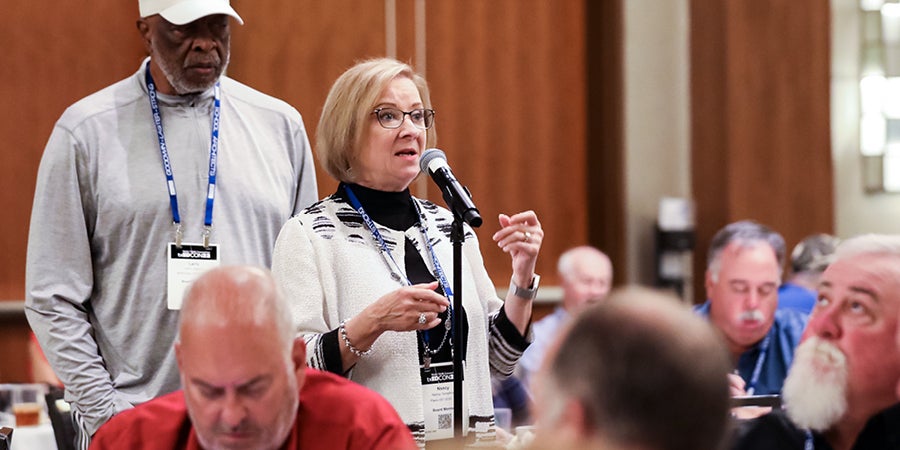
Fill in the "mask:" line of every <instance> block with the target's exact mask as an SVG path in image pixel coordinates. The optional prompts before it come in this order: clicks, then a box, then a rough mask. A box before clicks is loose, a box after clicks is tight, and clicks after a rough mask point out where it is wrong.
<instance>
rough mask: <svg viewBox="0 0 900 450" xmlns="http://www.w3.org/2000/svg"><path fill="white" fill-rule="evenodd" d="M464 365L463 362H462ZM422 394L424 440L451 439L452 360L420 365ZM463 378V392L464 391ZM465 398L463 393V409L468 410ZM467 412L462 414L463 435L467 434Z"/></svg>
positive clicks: (464, 383) (452, 414) (452, 413)
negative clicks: (426, 365)
mask: <svg viewBox="0 0 900 450" xmlns="http://www.w3.org/2000/svg"><path fill="white" fill-rule="evenodd" d="M463 367H465V362H463ZM420 372H421V376H422V394H423V396H422V397H423V400H424V406H425V440H426V441H434V440H439V439H452V438H453V437H454V436H453V416H454V411H453V362H441V363H433V364H431V365H430V366H429V367H425V365H424V364H423V365H421V366H420ZM466 384H467V383H466V382H465V380H463V386H464V388H463V392H466V390H465V385H466ZM466 400H467V398H466V396H465V395H463V405H462V407H463V411H468V402H467V401H466ZM467 421H468V414H465V413H464V414H463V435H465V434H467V433H466V431H468V427H467V426H466V422H467Z"/></svg>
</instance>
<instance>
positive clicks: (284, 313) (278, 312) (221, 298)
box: [178, 266, 294, 352]
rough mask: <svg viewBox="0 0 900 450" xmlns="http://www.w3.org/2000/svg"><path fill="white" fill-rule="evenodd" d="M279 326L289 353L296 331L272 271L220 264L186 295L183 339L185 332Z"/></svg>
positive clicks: (180, 334) (203, 276)
mask: <svg viewBox="0 0 900 450" xmlns="http://www.w3.org/2000/svg"><path fill="white" fill-rule="evenodd" d="M273 327H274V328H275V330H276V332H277V334H278V336H279V337H280V342H279V343H280V345H281V346H282V347H281V348H283V349H284V350H285V351H286V352H289V351H290V349H291V346H292V343H293V338H294V330H293V326H292V324H291V314H290V311H289V309H288V306H287V303H286V301H285V299H284V298H283V296H282V295H281V292H280V290H279V289H278V285H277V284H276V283H275V280H274V279H273V278H272V275H271V274H270V273H269V271H267V270H265V269H262V268H258V267H251V266H226V267H219V268H216V269H213V270H210V271H209V272H206V273H205V274H203V275H202V276H201V277H200V278H198V279H197V280H196V281H194V283H193V284H192V285H191V287H190V289H189V290H188V291H187V293H186V294H185V299H184V305H183V307H182V310H181V319H180V323H179V327H178V330H179V342H180V341H181V340H182V339H183V337H184V335H185V332H186V331H187V332H188V334H189V333H190V332H191V331H192V330H194V329H196V330H198V331H201V330H202V332H210V331H211V330H215V329H219V330H220V331H221V330H223V329H228V330H231V331H230V332H237V331H238V330H242V331H246V332H252V331H254V330H260V329H271V328H273Z"/></svg>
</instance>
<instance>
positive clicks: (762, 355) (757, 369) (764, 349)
mask: <svg viewBox="0 0 900 450" xmlns="http://www.w3.org/2000/svg"><path fill="white" fill-rule="evenodd" d="M771 341H772V334H771V333H769V334H766V337H765V338H764V339H763V341H762V344H760V345H759V356H757V357H756V365H755V366H754V367H753V374H752V375H751V376H750V383H748V384H747V386H748V387H747V395H753V391H755V390H756V384H757V383H758V382H759V375H760V373H762V366H763V363H764V362H765V360H766V353H768V352H769V344H770V343H771Z"/></svg>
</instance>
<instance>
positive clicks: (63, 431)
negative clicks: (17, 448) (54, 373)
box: [0, 387, 75, 450]
mask: <svg viewBox="0 0 900 450" xmlns="http://www.w3.org/2000/svg"><path fill="white" fill-rule="evenodd" d="M64 392H65V391H63V390H62V389H59V388H57V387H50V391H49V392H47V395H45V396H44V399H45V400H46V401H47V415H48V416H50V425H52V426H53V437H55V438H56V448H57V449H59V450H75V420H74V419H73V418H72V410H71V408H70V407H69V403H68V402H66V401H65V400H64V399H63V394H64ZM0 450H3V449H2V448H0Z"/></svg>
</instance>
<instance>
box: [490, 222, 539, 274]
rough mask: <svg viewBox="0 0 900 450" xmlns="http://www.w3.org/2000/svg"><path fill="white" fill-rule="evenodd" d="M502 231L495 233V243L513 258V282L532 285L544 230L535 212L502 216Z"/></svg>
mask: <svg viewBox="0 0 900 450" xmlns="http://www.w3.org/2000/svg"><path fill="white" fill-rule="evenodd" d="M500 227H501V228H500V231H497V232H496V233H494V242H496V243H497V246H498V247H500V249H502V250H503V251H504V252H506V253H509V255H510V256H511V257H512V269H513V282H514V283H516V286H523V287H527V286H530V285H531V280H532V277H533V276H534V267H535V264H536V263H537V256H538V252H540V250H541V242H543V240H544V230H543V229H542V228H541V222H540V221H539V220H538V218H537V214H535V213H534V211H525V212H521V213H518V214H515V215H513V216H507V215H506V214H500Z"/></svg>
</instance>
